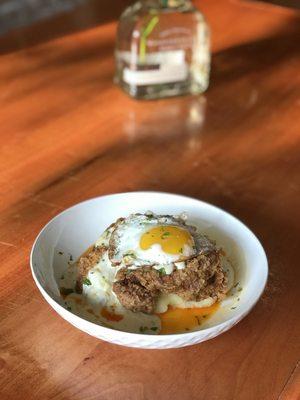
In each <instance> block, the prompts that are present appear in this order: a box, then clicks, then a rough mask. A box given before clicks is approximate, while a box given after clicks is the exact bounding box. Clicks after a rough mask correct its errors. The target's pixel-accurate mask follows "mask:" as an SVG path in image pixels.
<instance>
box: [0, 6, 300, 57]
mask: <svg viewBox="0 0 300 400" xmlns="http://www.w3.org/2000/svg"><path fill="white" fill-rule="evenodd" d="M233 1H237V2H239V1H247V0H233ZM254 1H255V0H254ZM133 2H134V1H132V0H112V1H111V0H0V51H1V53H3V52H7V51H10V50H15V49H17V48H22V47H25V46H30V45H33V44H36V43H39V42H41V41H44V40H47V39H49V38H53V37H56V36H61V35H62V34H66V33H70V32H74V31H77V30H78V31H79V30H82V29H86V28H89V27H92V26H95V25H98V24H101V23H105V22H108V21H111V20H116V19H118V17H119V16H120V14H121V12H122V11H123V10H124V9H125V8H126V7H127V6H128V5H129V4H131V3H133ZM258 3H263V1H258ZM264 3H273V4H276V5H278V6H285V7H292V8H298V9H299V8H300V1H299V0H266V1H264ZM41 27H43V31H42V32H41V30H40V28H41ZM28 28H31V29H30V31H29V30H28Z"/></svg>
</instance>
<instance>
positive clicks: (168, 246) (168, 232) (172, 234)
mask: <svg viewBox="0 0 300 400" xmlns="http://www.w3.org/2000/svg"><path fill="white" fill-rule="evenodd" d="M153 244H159V245H160V246H161V248H162V250H163V251H164V252H165V253H169V254H182V253H183V250H184V245H187V246H190V247H192V246H193V239H192V236H191V235H190V233H189V231H187V230H185V229H182V228H179V227H178V226H171V225H164V226H155V227H154V228H151V229H149V230H148V231H147V232H145V233H144V234H143V235H142V236H141V239H140V248H141V249H142V250H148V249H149V248H150V247H151V246H152V245H153Z"/></svg>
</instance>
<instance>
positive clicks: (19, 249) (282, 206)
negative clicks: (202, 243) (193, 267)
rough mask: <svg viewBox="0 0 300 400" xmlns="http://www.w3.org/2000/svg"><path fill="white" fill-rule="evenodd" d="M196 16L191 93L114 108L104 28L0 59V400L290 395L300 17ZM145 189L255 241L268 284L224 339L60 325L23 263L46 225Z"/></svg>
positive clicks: (286, 13)
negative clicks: (118, 336)
mask: <svg viewBox="0 0 300 400" xmlns="http://www.w3.org/2000/svg"><path fill="white" fill-rule="evenodd" d="M196 3H197V4H198V2H196ZM199 5H200V2H199ZM201 7H202V9H203V10H204V12H205V14H206V15H207V18H208V20H209V22H210V24H211V27H212V32H213V68H212V80H211V85H210V88H209V90H208V92H207V93H206V94H205V95H204V96H200V97H192V96H188V97H179V98H174V99H168V100H161V101H157V102H156V101H153V102H136V101H133V100H131V99H129V98H128V97H126V96H125V95H124V94H123V93H122V92H121V91H120V90H119V88H117V87H115V86H114V85H113V84H112V75H113V46H114V35H115V23H107V24H103V25H101V26H99V27H96V28H93V29H89V30H86V31H83V32H80V33H74V34H72V35H66V36H63V37H61V38H56V39H53V40H50V41H49V40H48V41H47V42H44V43H40V44H39V45H36V46H30V47H26V46H25V48H23V49H22V50H19V51H15V52H11V53H8V54H6V55H3V56H1V62H0V76H1V82H0V85H1V90H0V99H1V108H0V118H1V136H0V138H1V147H0V191H1V196H0V212H1V218H0V255H1V268H0V288H1V291H0V299H1V302H0V310H1V312H0V369H1V373H0V398H1V400H10V399H13V400H18V399H55V400H69V399H72V400H76V399H80V400H94V399H97V400H98V399H101V400H106V399H109V400H111V399H134V400H135V399H137V400H138V399H180V400H185V399H201V400H202V399H203V400H211V399H213V400H214V399H221V400H232V399H237V400H241V399H242V400H244V399H245V400H261V399H262V400H269V399H278V398H280V399H281V400H282V399H284V400H286V399H292V400H294V399H298V398H299V379H298V377H299V374H298V372H299V369H297V361H298V359H299V353H300V349H299V331H300V325H299V311H298V308H299V307H298V304H299V278H300V277H299V271H300V268H299V257H298V254H299V231H300V229H299V222H300V209H299V192H300V176H299V167H300V75H299V70H300V52H299V40H300V16H299V14H297V12H296V11H292V10H285V9H283V8H279V7H273V6H262V5H261V4H260V5H259V6H258V5H257V4H256V3H253V4H252V3H251V4H250V3H244V2H238V1H227V0H220V1H218V2H211V1H208V0H203V1H201ZM83 18H84V17H83ZM41 29H42V28H41ZM53 36H56V35H55V33H54V34H53ZM20 40H21V38H20ZM145 189H150V190H162V191H170V192H174V193H182V194H186V195H191V196H194V197H197V198H200V199H203V200H206V201H209V202H211V203H213V204H216V205H218V206H221V207H222V208H224V209H226V210H228V211H229V212H231V213H233V214H234V215H236V216H237V217H239V218H241V219H242V220H243V221H244V222H245V223H246V224H247V225H249V227H250V228H251V229H253V231H254V232H255V233H256V234H257V236H258V237H259V238H260V239H261V241H262V243H263V245H264V247H265V249H266V252H267V255H268V259H269V262H270V277H269V282H268V286H267V289H266V291H265V293H264V295H263V297H262V299H261V300H260V301H259V303H258V304H257V306H256V307H255V308H254V310H253V311H252V312H251V314H250V315H249V316H248V317H247V318H246V319H245V320H243V321H242V322H241V323H240V324H238V325H237V326H236V327H234V328H233V329H231V330H230V331H229V332H227V333H225V334H223V335H222V336H220V337H217V338H215V339H213V340H211V341H209V342H205V343H203V344H200V345H197V346H193V347H190V348H185V349H175V350H165V351H143V350H134V349H127V348H122V347H118V346H114V345H110V344H107V343H104V342H100V341H98V340H96V339H94V338H92V337H89V336H87V335H85V334H84V333H82V332H80V331H78V330H76V329H75V328H73V327H72V326H71V325H69V324H68V323H67V322H65V321H64V320H62V319H61V318H60V317H59V316H58V315H56V314H55V312H54V311H52V309H51V308H50V307H49V306H48V305H47V304H46V303H45V301H44V300H43V299H42V298H41V296H40V294H39V292H38V290H37V288H36V287H35V285H34V283H33V280H32V278H31V274H30V269H29V252H30V248H31V245H32V242H33V240H34V238H35V236H36V235H37V233H38V232H39V230H40V229H41V228H42V226H43V225H44V224H45V223H46V222H47V221H48V220H49V219H50V218H52V217H53V216H54V215H56V214H57V213H58V212H60V211H61V210H63V209H65V208H66V207H68V206H70V205H73V204H75V203H77V202H78V201H81V200H84V199H87V198H89V197H93V196H98V195H101V194H106V193H113V192H121V191H128V190H129V191H130V190H145Z"/></svg>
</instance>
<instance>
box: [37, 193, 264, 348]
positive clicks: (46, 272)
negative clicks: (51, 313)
mask: <svg viewBox="0 0 300 400" xmlns="http://www.w3.org/2000/svg"><path fill="white" fill-rule="evenodd" d="M149 210H151V211H153V212H155V213H158V214H180V213H181V212H183V211H184V212H186V213H187V214H188V222H191V223H193V224H195V225H197V226H198V227H199V229H200V231H202V232H204V233H207V234H208V235H209V236H210V237H211V238H213V239H215V240H216V241H217V244H218V245H221V246H222V247H223V248H224V249H225V250H226V251H227V253H229V254H228V255H229V257H230V259H231V261H232V262H233V264H234V265H235V270H236V278H235V281H236V282H239V283H238V288H239V291H237V290H236V289H233V290H232V292H231V295H229V296H228V298H226V299H225V300H224V301H223V302H222V304H221V307H220V308H219V309H218V311H217V312H216V313H215V314H214V315H213V316H212V317H211V318H210V319H209V323H208V324H207V325H206V327H205V328H204V329H201V330H198V331H193V332H187V333H182V334H173V335H154V334H153V335H148V334H136V333H128V332H122V331H117V330H113V329H109V328H106V327H103V326H100V325H97V324H95V323H92V322H90V321H88V320H86V319H83V318H81V317H79V316H77V315H75V314H73V313H72V312H70V311H68V310H67V309H66V308H65V307H66V306H65V304H64V301H63V299H62V298H61V296H60V293H59V290H58V281H59V278H60V277H61V274H62V272H63V271H64V270H65V269H66V264H67V261H68V259H66V257H69V255H72V258H73V259H76V258H77V257H79V256H80V255H81V254H82V253H83V252H84V251H85V250H86V249H87V248H88V247H89V246H90V245H91V244H93V243H94V242H95V241H96V239H97V238H98V237H99V236H100V234H101V233H102V232H103V231H104V230H105V228H106V227H107V226H109V225H110V224H111V223H112V222H113V221H115V220H116V219H117V218H119V217H121V216H127V215H129V214H130V213H135V212H146V211H149ZM59 252H60V254H61V252H63V254H64V256H63V257H62V256H59V254H58V253H59ZM30 262H31V270H32V275H33V278H34V280H35V282H36V284H37V287H38V288H39V290H40V291H41V293H42V295H43V296H44V298H45V299H46V301H47V302H48V303H49V304H50V305H51V307H53V308H54V310H55V311H57V312H58V314H60V315H61V316H62V317H63V318H64V319H65V320H67V321H68V322H70V323H71V324H72V325H74V326H76V327H77V328H79V329H81V330H82V331H84V332H86V333H88V334H90V335H92V336H95V337H97V338H99V339H103V340H106V341H108V342H112V343H116V344H120V345H124V346H130V347H139V348H144V349H166V348H175V347H183V346H188V345H192V344H195V343H200V342H203V341H205V340H208V339H211V338H213V337H215V336H217V335H220V334H221V333H223V332H225V331H227V330H228V329H230V328H231V327H232V326H234V325H235V324H236V323H237V322H239V321H240V320H241V319H242V318H244V317H245V316H246V315H247V314H248V313H249V311H250V310H251V309H252V307H253V306H254V305H255V303H256V302H257V301H258V299H259V297H260V296H261V294H262V292H263V290H264V287H265V285H266V281H267V275H268V263H267V258H266V255H265V252H264V250H263V248H262V246H261V244H260V242H259V241H258V239H257V238H256V237H255V235H254V234H253V233H252V232H251V231H250V230H249V229H248V228H247V227H246V226H245V225H244V224H243V223H241V222H240V221H239V220H237V219H236V218H235V217H233V216H232V215H230V214H228V213H227V212H225V211H223V210H221V209H220V208H217V207H214V206H212V205H210V204H207V203H204V202H203V201H199V200H196V199H192V198H189V197H185V196H180V195H174V194H168V193H159V192H131V193H120V194H113V195H108V196H101V197H97V198H94V199H91V200H87V201H84V202H82V203H79V204H77V205H75V206H73V207H71V208H68V209H67V210H65V211H64V212H62V213H61V214H59V215H57V216H56V217H55V218H53V219H52V220H51V221H50V222H49V223H48V224H47V225H46V226H45V227H44V228H43V229H42V231H41V232H40V234H39V235H38V237H37V239H36V240H35V243H34V245H33V248H32V251H31V258H30ZM241 289H242V290H241Z"/></svg>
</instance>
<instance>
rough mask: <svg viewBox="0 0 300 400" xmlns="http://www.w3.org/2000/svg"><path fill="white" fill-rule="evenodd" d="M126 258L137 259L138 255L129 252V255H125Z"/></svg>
mask: <svg viewBox="0 0 300 400" xmlns="http://www.w3.org/2000/svg"><path fill="white" fill-rule="evenodd" d="M124 257H131V258H136V255H135V254H134V253H133V252H132V251H129V252H128V253H125V254H124Z"/></svg>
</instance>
